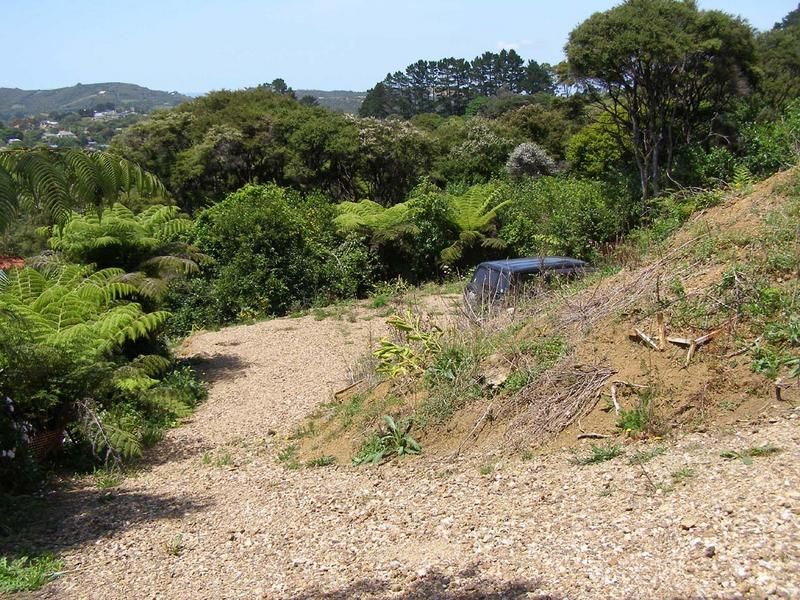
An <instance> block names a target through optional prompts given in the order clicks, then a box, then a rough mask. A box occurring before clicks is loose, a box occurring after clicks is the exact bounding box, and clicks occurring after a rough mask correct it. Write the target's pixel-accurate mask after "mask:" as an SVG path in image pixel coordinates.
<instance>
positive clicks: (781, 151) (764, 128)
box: [742, 100, 800, 176]
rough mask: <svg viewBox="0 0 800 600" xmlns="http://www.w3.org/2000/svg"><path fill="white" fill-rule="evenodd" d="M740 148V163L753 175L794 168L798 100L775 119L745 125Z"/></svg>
mask: <svg viewBox="0 0 800 600" xmlns="http://www.w3.org/2000/svg"><path fill="white" fill-rule="evenodd" d="M742 145H743V147H744V156H743V158H742V162H743V164H744V165H745V166H746V167H747V168H748V169H749V170H750V171H751V172H752V173H754V174H756V175H761V176H766V175H770V174H771V173H774V172H775V171H778V170H780V169H785V168H788V167H791V166H793V165H795V164H796V163H797V158H798V153H800V100H795V101H794V102H792V103H791V104H789V105H788V106H787V107H786V110H785V111H784V114H783V115H782V116H781V117H780V118H778V119H775V120H770V121H766V122H763V123H753V124H749V125H747V126H745V127H744V128H743V131H742Z"/></svg>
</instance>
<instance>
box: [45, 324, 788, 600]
mask: <svg viewBox="0 0 800 600" xmlns="http://www.w3.org/2000/svg"><path fill="white" fill-rule="evenodd" d="M382 327H383V325H382V322H381V320H380V319H374V320H371V321H365V320H357V321H356V322H347V321H337V320H334V319H325V320H322V321H316V320H314V319H313V317H310V316H308V317H303V318H300V319H280V320H275V321H268V322H264V323H259V324H256V325H251V326H241V327H233V328H229V329H225V330H222V331H219V332H213V333H204V334H202V335H197V336H195V337H193V338H192V339H191V340H190V341H189V343H188V344H187V346H186V348H185V351H186V352H187V353H189V354H193V355H200V356H205V357H207V358H208V359H209V361H208V376H209V378H210V381H211V388H210V397H209V399H208V401H207V402H206V403H205V404H204V405H203V406H202V407H201V408H200V409H199V410H198V412H197V413H196V414H195V416H194V417H193V419H192V421H191V422H189V423H188V424H186V425H184V426H183V427H180V428H178V429H176V430H173V431H171V432H170V433H169V435H168V436H167V439H165V440H164V442H163V443H162V444H159V445H158V446H157V447H156V448H155V449H154V452H153V454H152V457H151V463H150V464H149V465H148V466H147V467H146V468H144V469H142V470H141V472H139V473H138V474H136V475H134V476H131V477H129V478H127V479H126V480H125V481H124V482H123V483H122V484H121V485H120V486H119V487H118V488H116V489H115V490H114V491H113V492H111V493H110V494H109V493H108V492H107V491H101V490H95V489H92V488H91V486H90V485H89V484H90V482H89V481H87V482H85V483H83V484H82V485H77V486H75V487H74V488H71V489H69V490H66V491H64V492H60V493H59V496H58V497H57V498H56V500H55V501H56V502H61V503H62V504H63V506H64V508H65V511H64V514H65V516H64V518H63V519H62V521H61V522H60V523H59V528H58V530H57V531H54V532H53V533H52V536H53V539H52V540H51V541H53V543H55V544H56V546H59V547H61V548H62V556H63V558H64V562H65V571H66V572H65V573H64V574H63V576H61V577H60V578H59V579H57V580H56V581H55V582H54V583H52V584H50V585H48V586H47V587H45V588H43V589H42V590H40V591H39V592H38V593H37V594H35V596H36V597H40V598H57V599H72V598H81V599H83V598H86V599H98V600H100V599H102V600H109V599H115V598H120V599H132V598H136V599H139V598H153V599H156V598H158V599H162V598H164V599H167V598H170V599H171V598H176V599H190V598H191V599H195V598H201V599H205V598H209V599H216V598H225V599H227V598H231V599H233V598H248V599H249V598H288V599H301V598H309V599H310V598H328V599H334V598H336V599H345V598H347V599H349V598H414V599H423V598H448V599H478V598H496V599H500V598H763V597H781V598H796V597H800V542H799V541H798V540H800V466H799V465H800V460H798V459H800V429H798V424H799V423H800V412H798V411H794V412H791V413H789V414H787V415H786V416H784V417H780V418H778V419H772V421H774V422H767V421H765V422H764V423H758V424H755V425H753V424H742V427H741V431H738V432H729V433H724V434H717V433H715V434H712V433H704V434H701V433H697V434H692V435H688V436H685V437H683V438H681V439H679V440H678V441H677V442H674V443H665V444H664V447H665V449H666V452H664V453H663V454H661V455H659V456H656V457H655V458H654V459H652V460H650V461H649V462H647V463H645V464H643V465H636V464H630V462H629V457H630V455H631V454H632V453H633V452H634V451H635V450H636V448H628V449H627V452H626V454H625V455H623V456H621V457H618V458H616V459H614V460H613V461H609V462H605V463H602V464H599V465H593V466H578V465H576V464H572V462H571V460H570V458H571V454H570V452H569V451H567V450H563V451H557V452H554V453H548V454H543V455H540V456H532V457H526V458H528V460H522V458H520V457H518V456H517V457H497V456H489V455H485V454H477V453H475V454H473V455H467V456H464V457H462V458H460V459H457V460H449V459H445V458H442V457H434V456H424V455H423V456H422V457H420V458H412V459H407V460H403V461H398V462H393V463H389V464H386V465H383V466H380V467H377V468H374V467H360V468H356V467H351V466H344V465H341V466H336V465H334V466H330V467H324V468H306V467H300V468H298V469H294V470H292V469H287V468H286V467H285V465H284V463H282V462H281V461H280V460H278V455H279V454H280V453H281V451H282V450H284V449H285V447H286V445H287V444H288V443H289V442H288V441H287V439H286V438H287V436H289V435H290V434H291V433H292V432H293V431H295V430H296V428H297V427H298V425H299V424H300V423H301V422H302V420H303V418H304V417H305V416H306V415H307V414H308V413H309V412H311V411H312V410H313V409H314V407H315V406H316V405H318V404H319V403H321V402H325V401H328V400H329V399H330V395H331V393H332V392H333V391H335V390H336V389H337V388H339V387H342V386H344V385H345V384H346V383H347V378H348V367H349V365H351V364H352V363H353V361H354V360H355V359H356V358H357V357H358V356H359V355H361V354H362V353H364V352H365V351H366V349H367V347H368V345H369V344H370V341H371V340H372V341H374V340H375V339H376V338H377V337H378V336H379V335H380V334H381V333H383V329H382ZM721 400H722V399H721ZM767 443H769V444H772V445H773V446H776V447H778V448H780V449H781V451H780V452H779V453H777V454H774V455H772V456H769V457H763V458H754V459H753V464H752V465H748V464H745V462H744V461H742V460H739V459H724V458H722V457H720V452H722V451H724V450H739V449H742V448H748V447H752V446H757V445H763V444H767ZM651 447H652V445H651Z"/></svg>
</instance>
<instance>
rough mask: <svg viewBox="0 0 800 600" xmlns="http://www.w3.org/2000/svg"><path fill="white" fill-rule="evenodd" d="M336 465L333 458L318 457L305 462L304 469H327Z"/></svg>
mask: <svg viewBox="0 0 800 600" xmlns="http://www.w3.org/2000/svg"><path fill="white" fill-rule="evenodd" d="M335 463H336V457H335V456H318V457H317V458H312V459H311V460H309V461H307V462H306V467H309V468H313V467H328V466H330V465H332V464H335Z"/></svg>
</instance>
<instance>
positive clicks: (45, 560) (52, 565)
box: [0, 554, 63, 593]
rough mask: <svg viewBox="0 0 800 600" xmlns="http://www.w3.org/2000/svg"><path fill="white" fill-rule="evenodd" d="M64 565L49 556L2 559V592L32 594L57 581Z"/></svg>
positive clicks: (0, 589)
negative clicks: (52, 581) (54, 580)
mask: <svg viewBox="0 0 800 600" xmlns="http://www.w3.org/2000/svg"><path fill="white" fill-rule="evenodd" d="M62 567H63V563H62V562H61V561H60V560H58V559H57V558H54V557H53V556H51V555H49V554H42V555H40V556H20V557H18V558H9V557H6V556H2V557H0V592H5V593H14V592H30V591H33V590H37V589H39V588H40V587H42V586H43V585H44V584H46V583H48V582H49V581H51V580H53V579H55V578H56V577H57V576H58V574H59V571H60V570H61V568H62Z"/></svg>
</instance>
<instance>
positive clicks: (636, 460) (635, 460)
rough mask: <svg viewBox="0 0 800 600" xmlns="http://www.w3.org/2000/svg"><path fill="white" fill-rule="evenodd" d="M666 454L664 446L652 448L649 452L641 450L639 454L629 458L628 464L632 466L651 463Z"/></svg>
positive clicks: (636, 453)
mask: <svg viewBox="0 0 800 600" xmlns="http://www.w3.org/2000/svg"><path fill="white" fill-rule="evenodd" d="M666 452H667V449H666V448H664V447H663V446H656V447H655V448H650V449H648V450H640V451H639V452H635V453H634V454H631V456H630V458H628V463H629V464H631V465H642V464H644V463H646V462H650V461H651V460H653V459H654V458H655V457H656V456H661V455H662V454H666Z"/></svg>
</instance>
